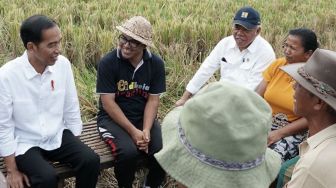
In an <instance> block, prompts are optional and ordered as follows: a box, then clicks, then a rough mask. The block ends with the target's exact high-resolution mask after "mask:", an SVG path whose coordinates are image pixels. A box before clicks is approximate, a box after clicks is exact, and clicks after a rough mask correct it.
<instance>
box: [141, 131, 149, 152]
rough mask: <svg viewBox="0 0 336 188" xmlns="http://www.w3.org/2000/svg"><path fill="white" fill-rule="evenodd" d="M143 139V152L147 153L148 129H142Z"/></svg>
mask: <svg viewBox="0 0 336 188" xmlns="http://www.w3.org/2000/svg"><path fill="white" fill-rule="evenodd" d="M142 132H143V140H144V141H145V143H144V144H143V145H144V150H143V151H144V152H146V153H148V145H149V142H150V139H151V138H150V130H147V129H144V130H143V131H142Z"/></svg>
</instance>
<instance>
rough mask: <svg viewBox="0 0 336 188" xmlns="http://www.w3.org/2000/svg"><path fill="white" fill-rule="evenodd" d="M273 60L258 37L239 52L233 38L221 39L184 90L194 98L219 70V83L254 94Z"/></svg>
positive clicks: (267, 46) (273, 57)
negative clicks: (223, 81)
mask: <svg viewBox="0 0 336 188" xmlns="http://www.w3.org/2000/svg"><path fill="white" fill-rule="evenodd" d="M274 60H275V54H274V51H273V48H272V46H271V45H270V44H269V43H268V42H267V41H266V40H265V39H264V38H262V37H261V36H260V35H258V36H257V37H256V38H255V40H254V41H253V42H252V43H251V45H250V46H249V47H248V48H247V49H245V50H243V51H240V50H239V48H238V46H237V45H236V42H235V40H234V38H233V36H229V37H225V38H223V39H222V40H221V41H220V42H219V43H218V44H217V45H216V46H215V48H214V49H213V50H212V52H211V53H210V54H209V56H208V57H207V58H206V59H205V60H204V62H203V63H202V65H201V67H200V68H199V69H198V71H197V72H196V74H195V75H194V77H193V78H192V79H191V80H190V81H189V83H188V85H187V88H186V90H187V91H189V92H190V93H192V94H195V93H196V92H197V91H198V90H199V89H200V88H201V87H202V86H203V85H204V84H205V82H206V81H207V80H208V79H209V78H210V77H211V76H212V75H213V74H214V72H215V71H216V70H218V68H220V75H221V78H220V80H221V81H222V80H226V81H229V82H231V83H234V84H237V85H240V86H244V87H246V88H249V89H251V90H254V89H255V88H256V87H257V85H258V84H259V83H260V82H261V81H262V72H263V71H264V70H265V69H266V68H267V67H268V65H269V64H270V63H271V62H272V61H274Z"/></svg>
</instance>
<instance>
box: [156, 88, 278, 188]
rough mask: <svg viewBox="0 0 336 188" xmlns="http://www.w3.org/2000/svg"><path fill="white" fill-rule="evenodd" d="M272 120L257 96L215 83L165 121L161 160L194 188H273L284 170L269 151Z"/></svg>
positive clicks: (185, 183) (175, 174)
mask: <svg viewBox="0 0 336 188" xmlns="http://www.w3.org/2000/svg"><path fill="white" fill-rule="evenodd" d="M224 92H225V93H226V97H225V98H223V97H222V95H223V93H224ZM204 101H206V102H204ZM237 112H239V113H237ZM242 114H243V115H242ZM271 119H272V112H271V108H270V107H269V105H268V104H267V103H266V102H265V101H264V100H263V99H262V98H261V97H260V96H259V95H258V94H256V93H255V92H254V91H251V90H249V89H246V88H243V87H241V86H236V85H234V84H232V83H229V82H215V83H211V84H209V85H208V86H205V87H204V88H203V89H202V90H200V91H199V92H198V93H197V94H196V95H195V96H194V97H193V98H191V99H190V100H188V101H187V102H186V103H185V105H184V106H183V107H177V108H175V109H174V110H173V111H171V112H170V113H169V114H168V115H167V116H166V117H165V119H164V121H163V125H162V129H163V130H162V134H163V148H162V150H161V151H160V152H158V153H157V154H155V157H156V158H157V160H158V162H159V163H160V165H161V166H162V168H164V169H165V170H166V171H167V173H168V174H170V175H171V176H172V177H173V178H174V179H176V180H177V181H178V182H180V183H181V184H183V185H184V186H187V187H190V188H205V187H211V188H223V187H230V188H231V187H232V188H246V187H249V188H268V186H269V185H270V184H271V183H272V181H273V180H274V179H275V177H276V176H277V174H278V171H279V169H280V164H281V159H280V155H278V154H277V153H276V152H275V151H273V150H271V149H269V148H267V134H268V132H269V131H270V125H271V121H272V120H271Z"/></svg>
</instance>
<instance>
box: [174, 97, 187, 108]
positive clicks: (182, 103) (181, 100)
mask: <svg viewBox="0 0 336 188" xmlns="http://www.w3.org/2000/svg"><path fill="white" fill-rule="evenodd" d="M187 100H188V99H185V98H183V97H182V98H180V99H179V100H178V101H176V102H175V107H178V106H182V105H184V103H185V102H187Z"/></svg>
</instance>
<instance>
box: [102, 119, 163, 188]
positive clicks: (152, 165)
mask: <svg viewBox="0 0 336 188" xmlns="http://www.w3.org/2000/svg"><path fill="white" fill-rule="evenodd" d="M135 126H136V127H137V128H138V129H139V130H142V122H139V123H138V124H135ZM98 129H99V133H100V135H101V136H102V138H103V140H104V141H105V142H106V143H107V144H109V145H110V146H111V149H112V153H113V155H114V156H115V157H116V164H115V167H114V173H115V175H116V178H117V180H118V185H119V187H122V188H132V183H133V180H134V174H135V171H136V164H137V161H138V160H139V159H141V158H146V159H147V161H148V169H149V173H148V176H147V178H146V180H147V181H146V186H150V187H151V188H157V187H159V186H160V185H161V183H162V182H163V179H164V177H165V172H164V171H163V169H162V168H161V166H160V165H159V163H158V162H157V161H156V159H155V158H154V156H153V155H154V153H156V152H158V151H160V150H161V148H162V134H161V126H160V124H159V122H158V121H157V120H155V122H154V124H153V126H152V129H151V132H150V134H151V141H150V143H149V147H148V154H146V153H145V152H143V151H140V150H138V148H137V147H136V145H135V143H134V142H133V140H132V138H131V136H130V135H129V134H128V133H127V132H126V131H125V130H124V129H123V128H121V127H120V126H119V125H118V124H116V123H115V122H114V121H112V120H111V119H104V120H100V121H98Z"/></svg>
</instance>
